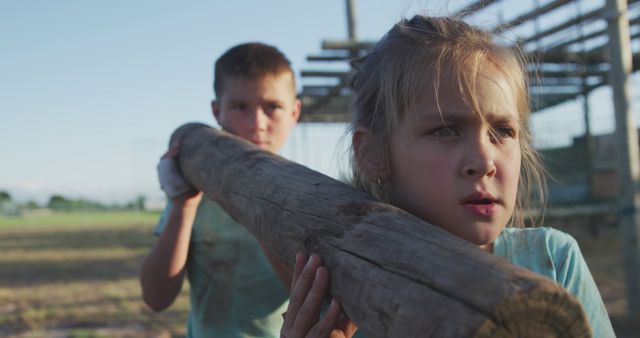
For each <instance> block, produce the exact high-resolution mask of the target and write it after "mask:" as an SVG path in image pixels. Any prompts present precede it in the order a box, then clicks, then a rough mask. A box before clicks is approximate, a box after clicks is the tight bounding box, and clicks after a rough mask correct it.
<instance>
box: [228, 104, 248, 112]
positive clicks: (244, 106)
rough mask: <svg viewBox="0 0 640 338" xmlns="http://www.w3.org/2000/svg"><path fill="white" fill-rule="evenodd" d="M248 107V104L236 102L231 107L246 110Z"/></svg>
mask: <svg viewBox="0 0 640 338" xmlns="http://www.w3.org/2000/svg"><path fill="white" fill-rule="evenodd" d="M246 108H247V105H246V104H244V103H234V104H232V105H231V109H234V110H245V109H246Z"/></svg>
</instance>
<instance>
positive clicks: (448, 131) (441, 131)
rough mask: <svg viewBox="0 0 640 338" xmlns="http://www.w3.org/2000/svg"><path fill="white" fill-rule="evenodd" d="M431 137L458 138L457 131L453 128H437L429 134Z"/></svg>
mask: <svg viewBox="0 0 640 338" xmlns="http://www.w3.org/2000/svg"><path fill="white" fill-rule="evenodd" d="M431 135H433V136H437V137H449V136H459V134H458V131H457V130H456V129H455V128H453V127H445V126H443V127H438V128H436V129H434V130H433V131H432V132H431Z"/></svg>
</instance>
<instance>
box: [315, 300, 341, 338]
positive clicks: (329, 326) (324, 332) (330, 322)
mask: <svg viewBox="0 0 640 338" xmlns="http://www.w3.org/2000/svg"><path fill="white" fill-rule="evenodd" d="M340 313H341V308H340V303H338V301H337V300H336V299H335V298H334V299H332V300H331V305H329V309H328V310H327V312H326V313H325V314H324V318H322V320H321V321H319V322H318V324H316V326H315V327H314V328H313V329H312V330H311V331H310V332H309V335H308V336H307V338H309V337H329V335H330V334H331V331H333V329H334V328H335V327H336V326H337V325H338V320H339V319H340Z"/></svg>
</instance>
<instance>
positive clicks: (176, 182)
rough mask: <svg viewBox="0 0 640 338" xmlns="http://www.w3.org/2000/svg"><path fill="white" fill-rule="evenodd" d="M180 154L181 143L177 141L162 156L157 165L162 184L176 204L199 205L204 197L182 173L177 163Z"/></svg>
mask: <svg viewBox="0 0 640 338" xmlns="http://www.w3.org/2000/svg"><path fill="white" fill-rule="evenodd" d="M179 154H180V144H179V143H175V144H173V145H171V147H170V148H169V150H167V152H166V153H165V154H164V155H162V157H161V158H160V162H159V163H158V166H157V170H158V179H159V180H160V186H161V187H162V190H164V192H165V193H166V194H167V196H169V198H170V199H171V201H172V202H173V204H174V205H185V206H186V205H195V206H197V205H198V203H200V199H201V198H202V192H200V191H197V190H196V189H194V188H193V187H192V186H190V185H189V183H187V181H185V179H184V178H183V177H182V175H181V174H180V170H178V165H177V163H176V159H177V158H178V155H179Z"/></svg>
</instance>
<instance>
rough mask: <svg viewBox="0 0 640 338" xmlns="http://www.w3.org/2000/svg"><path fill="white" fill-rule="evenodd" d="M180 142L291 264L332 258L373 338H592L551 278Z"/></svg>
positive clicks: (186, 135) (261, 155)
mask: <svg viewBox="0 0 640 338" xmlns="http://www.w3.org/2000/svg"><path fill="white" fill-rule="evenodd" d="M176 140H180V144H181V150H180V159H179V162H180V168H181V170H182V173H183V175H184V176H185V178H186V179H187V180H188V181H189V182H190V183H191V184H192V185H193V186H195V187H197V188H198V189H200V190H202V191H204V192H205V194H206V195H207V196H208V197H209V198H211V199H213V200H215V201H216V202H218V203H219V204H220V205H221V206H222V207H223V208H224V209H225V210H226V211H227V212H228V213H229V214H230V215H231V216H232V217H233V218H234V219H235V220H236V221H238V222H239V223H240V224H242V225H244V226H245V227H246V228H247V229H248V230H249V231H250V232H252V233H253V234H254V235H255V236H256V237H258V238H259V239H260V240H261V242H262V243H264V244H265V245H266V246H267V247H269V248H271V250H273V252H274V253H275V254H277V255H278V256H279V257H280V258H281V259H282V260H283V261H284V262H286V263H287V264H289V266H292V265H293V257H294V255H295V253H296V252H299V251H304V252H307V253H312V252H314V253H318V254H319V255H320V256H321V257H322V258H323V261H324V263H325V265H326V266H327V267H328V269H329V271H331V292H332V294H333V295H334V296H335V297H336V298H338V300H339V301H340V302H341V303H342V304H343V307H344V309H345V311H346V313H347V314H348V315H349V316H350V317H351V318H352V319H353V320H354V321H355V322H356V323H357V324H358V325H359V327H360V330H361V331H363V333H364V335H365V336H367V337H372V338H376V337H445V338H446V337H589V330H588V326H587V324H586V319H585V316H584V313H583V311H582V309H581V307H580V305H579V303H578V302H577V301H576V300H575V299H573V298H572V297H571V296H570V295H569V294H568V293H567V292H566V291H565V290H563V289H562V288H561V287H559V286H558V285H556V284H555V283H553V282H552V281H551V280H549V279H547V278H544V277H541V276H539V275H537V274H535V273H533V272H530V271H528V270H526V269H522V268H519V267H516V266H513V265H512V264H510V263H509V262H507V261H506V260H504V259H502V258H499V257H496V256H493V255H490V254H488V253H485V252H484V251H482V250H480V249H478V248H477V247H476V246H473V245H471V244H469V243H468V242H466V241H463V240H462V239H459V238H457V237H455V236H453V235H451V234H449V233H447V232H445V231H443V230H442V229H440V228H438V227H435V226H432V225H430V224H427V223H425V222H423V221H422V220H421V219H419V218H417V217H415V216H413V215H411V214H409V213H407V212H404V211H403V210H400V209H398V208H395V207H393V206H390V205H386V204H383V203H381V202H379V201H377V200H374V199H372V198H371V197H370V196H369V195H368V194H366V193H364V192H362V191H358V190H355V189H354V188H352V187H350V186H348V185H346V184H343V183H341V182H338V181H335V180H333V179H331V178H330V177H327V176H325V175H322V174H320V173H317V172H315V171H313V170H311V169H308V168H306V167H303V166H301V165H298V164H295V163H293V162H290V161H287V160H285V159H283V158H282V157H279V156H277V155H273V154H270V153H267V152H264V151H262V150H259V149H258V148H256V147H255V146H253V145H252V144H250V143H248V142H246V141H243V140H241V139H239V138H237V137H235V136H232V135H229V134H227V133H224V132H222V131H219V130H216V129H213V128H210V127H208V126H205V125H202V124H189V125H185V126H183V127H181V128H179V129H178V130H177V131H176V132H175V133H174V135H173V136H172V142H174V141H176Z"/></svg>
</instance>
